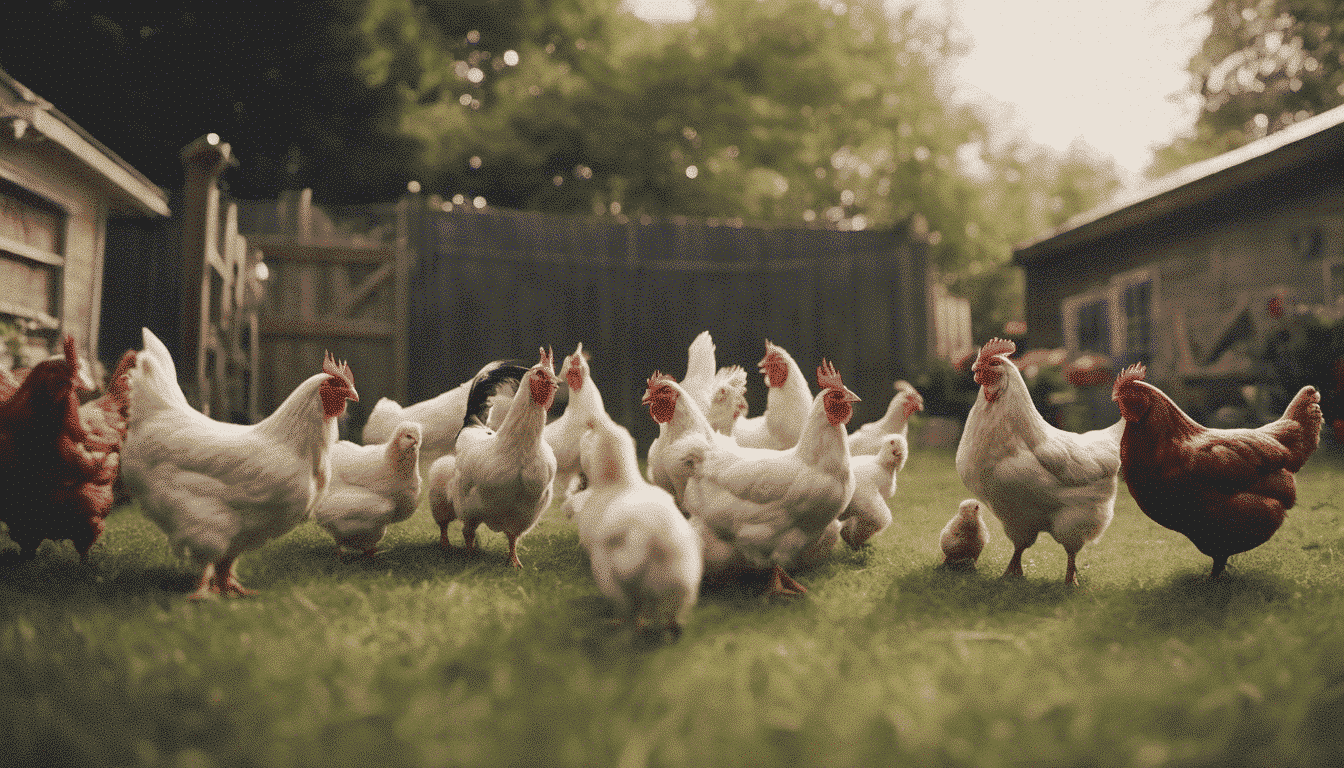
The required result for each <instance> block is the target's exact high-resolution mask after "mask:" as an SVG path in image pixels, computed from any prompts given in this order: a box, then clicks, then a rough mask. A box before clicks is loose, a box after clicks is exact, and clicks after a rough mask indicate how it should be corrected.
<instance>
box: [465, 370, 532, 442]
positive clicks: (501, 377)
mask: <svg viewBox="0 0 1344 768" xmlns="http://www.w3.org/2000/svg"><path fill="white" fill-rule="evenodd" d="M528 370H529V369H528V368H525V367H523V366H521V365H517V364H514V363H506V362H502V361H501V362H498V363H494V364H491V365H489V366H487V367H486V368H485V369H484V370H482V371H481V372H480V373H478V374H476V378H475V379H473V380H472V382H471V390H470V391H469V392H468V393H467V413H466V416H465V417H464V418H463V420H462V426H464V427H471V426H479V427H484V426H485V425H486V421H487V420H488V419H489V417H490V399H491V398H492V397H494V396H495V394H496V392H498V391H499V389H500V388H501V387H503V386H506V385H508V386H512V387H514V388H515V389H516V388H517V387H518V386H519V385H520V384H521V383H522V381H523V377H524V376H526V375H527V372H528Z"/></svg>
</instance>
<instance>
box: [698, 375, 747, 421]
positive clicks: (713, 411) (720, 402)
mask: <svg viewBox="0 0 1344 768" xmlns="http://www.w3.org/2000/svg"><path fill="white" fill-rule="evenodd" d="M746 412H747V372H746V371H745V370H743V369H742V366H740V365H725V366H724V367H722V368H720V369H719V372H718V373H716V374H714V390H713V393H712V394H711V395H710V398H709V412H708V413H706V414H705V418H707V419H709V426H710V427H711V428H713V430H714V431H715V432H718V433H719V434H722V435H731V434H733V427H734V426H736V425H737V420H738V419H739V418H741V416H742V415H743V414H744V413H746Z"/></svg>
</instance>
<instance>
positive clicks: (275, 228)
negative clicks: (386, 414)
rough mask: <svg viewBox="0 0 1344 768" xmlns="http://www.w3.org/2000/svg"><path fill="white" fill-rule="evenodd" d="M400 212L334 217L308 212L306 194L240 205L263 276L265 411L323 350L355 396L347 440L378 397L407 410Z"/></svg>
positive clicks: (315, 365) (388, 208)
mask: <svg viewBox="0 0 1344 768" xmlns="http://www.w3.org/2000/svg"><path fill="white" fill-rule="evenodd" d="M405 205H406V203H405V202H402V203H397V204H395V205H385V206H371V207H367V208H361V209H357V210H356V211H355V213H356V214H357V215H355V216H351V217H341V216H340V215H339V214H337V215H336V216H335V217H333V215H329V212H326V211H323V210H321V209H319V208H317V207H316V206H314V205H313V204H312V194H311V192H310V191H309V190H303V191H302V192H294V193H287V194H286V195H285V196H283V197H282V198H281V199H280V200H279V201H278V202H276V203H273V204H267V203H247V204H244V213H245V216H246V218H247V229H248V231H249V232H250V233H252V242H254V243H255V244H256V245H257V247H258V248H259V249H260V250H261V252H262V253H263V254H264V256H265V263H266V265H267V268H268V276H267V280H266V295H265V298H264V299H263V301H262V304H261V309H260V317H259V326H260V343H261V356H260V362H261V370H262V372H263V373H262V376H261V377H260V380H259V383H258V384H259V386H258V388H259V390H260V394H261V399H262V402H264V403H266V405H267V406H268V407H270V408H271V409H273V408H274V407H275V406H277V405H279V404H280V402H281V401H282V400H284V398H285V397H286V396H287V395H288V394H289V393H290V391H291V390H293V389H294V387H295V386H297V385H298V384H299V382H301V381H303V380H304V379H306V378H308V377H309V376H312V375H313V374H314V373H317V372H318V371H320V370H321V365H322V358H323V355H324V353H325V352H326V351H328V350H329V351H330V352H331V353H332V354H333V355H335V356H336V357H337V358H339V359H343V360H346V361H347V362H349V363H350V367H351V369H352V370H353V371H354V373H355V388H356V389H357V390H358V391H359V393H360V402H358V403H351V404H350V406H349V409H348V413H349V418H348V419H347V426H346V428H345V429H343V433H344V434H345V435H346V436H350V435H356V436H357V435H358V433H359V427H360V426H361V425H362V424H363V423H364V420H365V419H366V418H367V417H368V412H369V409H371V408H372V407H373V404H374V403H375V402H376V401H377V399H378V398H379V397H391V398H392V399H394V400H397V401H398V402H403V403H404V402H406V392H407V387H406V373H407V360H406V348H407V341H406V340H407V329H406V308H407V305H408V303H409V302H408V299H407V279H408V275H409V260H408V256H409V254H408V253H407V251H406V249H405V248H404V246H403V247H399V246H398V243H401V242H403V240H402V238H399V236H398V235H399V233H401V232H404V231H405V216H404V209H405Z"/></svg>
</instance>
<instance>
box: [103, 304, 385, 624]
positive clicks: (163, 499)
mask: <svg viewBox="0 0 1344 768" xmlns="http://www.w3.org/2000/svg"><path fill="white" fill-rule="evenodd" d="M143 336H144V349H143V350H141V351H140V352H139V353H138V355H137V356H136V362H135V367H133V368H132V369H131V370H130V373H129V377H128V378H129V383H130V408H129V418H128V420H127V433H126V440H125V442H124V443H123V444H122V448H121V470H122V477H123V479H124V480H125V481H126V484H127V486H128V487H129V488H130V490H131V491H132V493H133V494H134V495H135V496H137V497H139V499H140V502H141V505H142V507H143V509H144V512H145V516H146V517H148V518H150V519H151V520H153V521H154V522H155V523H157V524H158V526H159V527H160V528H162V529H163V531H164V533H166V534H167V535H168V540H169V543H170V544H171V545H172V547H173V549H174V550H175V551H177V552H185V553H186V554H187V555H189V556H190V557H191V559H192V560H194V561H195V562H196V563H197V564H198V565H200V566H201V568H202V573H201V579H200V582H199V584H198V586H197V589H196V591H195V592H194V593H193V594H192V595H191V596H192V597H193V598H202V597H206V596H207V595H210V594H217V595H222V596H226V597H229V596H241V595H247V594H250V591H249V590H246V589H244V588H243V587H242V585H241V584H239V582H238V576H237V573H236V570H235V566H236V560H237V558H238V556H239V555H240V554H242V553H243V552H245V551H247V550H249V549H254V548H256V547H259V546H261V545H262V544H263V543H265V542H266V541H267V540H269V539H272V538H275V537H277V536H281V535H284V534H285V533H287V532H288V531H290V530H291V529H292V528H294V527H295V526H296V525H298V524H299V523H301V522H303V521H304V520H305V519H307V517H308V515H309V514H310V513H311V512H312V510H313V507H314V506H315V505H316V503H317V501H318V499H319V498H320V497H321V495H322V493H323V492H324V491H325V490H326V488H327V485H328V483H329V481H330V479H331V447H332V445H333V444H334V443H335V442H336V419H337V417H339V416H340V415H341V414H342V413H344V412H345V401H346V400H347V399H348V400H356V401H358V400H359V395H358V394H357V393H356V392H355V382H354V377H353V375H352V374H351V372H350V366H348V365H345V364H344V363H342V364H340V365H337V364H336V361H335V360H333V359H332V357H331V355H330V353H328V355H327V358H326V360H325V362H324V363H323V365H322V373H320V374H316V375H314V376H311V377H309V378H308V379H307V380H305V381H304V382H302V383H301V384H299V386H298V387H296V388H295V389H294V391H293V392H291V393H290V395H289V397H287V398H285V401H284V402H283V403H281V404H280V407H279V408H277V409H276V410H275V412H274V413H272V414H271V415H270V416H267V417H266V418H265V419H263V420H262V421H261V422H259V423H257V424H256V425H253V426H244V425H240V424H225V423H222V422H218V421H215V420H213V419H210V418H209V417H207V416H205V415H204V414H202V413H201V412H199V411H197V410H195V409H194V408H192V407H191V406H190V405H189V404H188V403H187V398H186V397H185V396H184V395H183V394H182V389H181V388H180V387H179V386H178V384H177V369H176V368H175V367H174V365H173V358H172V356H171V355H170V354H169V353H168V349H167V348H166V347H164V345H163V343H162V342H160V341H159V339H158V338H157V337H156V336H154V334H153V333H151V332H150V331H149V329H148V328H146V329H144V331H143Z"/></svg>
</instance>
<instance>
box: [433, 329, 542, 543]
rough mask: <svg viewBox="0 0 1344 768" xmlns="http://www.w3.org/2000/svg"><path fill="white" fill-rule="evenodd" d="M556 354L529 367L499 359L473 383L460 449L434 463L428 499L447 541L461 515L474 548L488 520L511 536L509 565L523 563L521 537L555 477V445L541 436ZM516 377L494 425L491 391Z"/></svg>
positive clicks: (538, 513)
mask: <svg viewBox="0 0 1344 768" xmlns="http://www.w3.org/2000/svg"><path fill="white" fill-rule="evenodd" d="M552 359H553V358H552V357H551V352H550V351H549V350H546V349H543V350H541V360H540V361H539V362H538V363H537V364H536V365H534V366H532V367H531V368H526V369H524V368H520V367H518V366H512V365H508V366H500V367H498V368H495V369H493V370H492V371H489V372H486V373H484V374H482V375H481V376H478V377H477V379H476V380H475V381H474V382H472V385H471V392H470V394H469V396H468V398H467V415H466V421H465V423H464V424H463V425H462V431H461V433H460V434H459V435H458V437H457V451H456V455H452V454H450V455H448V456H444V457H442V458H440V459H439V460H438V461H436V462H434V464H433V466H431V467H430V470H429V494H428V495H429V505H430V510H431V511H432V512H433V513H434V520H435V522H437V523H438V524H439V544H440V545H441V546H442V547H443V548H445V549H447V548H448V546H449V545H448V524H449V523H451V522H452V521H454V520H459V519H460V520H461V521H462V536H463V538H464V539H465V540H466V547H467V551H469V552H472V551H475V550H476V528H477V527H478V526H480V524H481V523H485V525H486V527H488V528H489V529H490V530H492V531H495V532H498V533H503V534H504V535H505V536H507V537H508V540H509V565H511V566H513V567H515V568H521V567H522V563H521V562H519V560H518V540H519V539H520V538H522V536H523V534H525V533H527V532H528V531H530V530H532V526H534V525H536V524H537V520H538V518H540V517H541V513H542V512H544V511H545V510H546V507H547V506H549V505H550V503H551V493H552V491H551V483H552V482H553V481H554V480H555V451H553V450H551V446H550V445H548V444H547V443H546V440H545V439H544V438H543V437H542V432H543V431H544V429H545V426H546V411H547V410H549V409H550V407H551V403H552V402H553V401H554V399H555V391H556V389H557V388H558V387H559V381H558V380H557V379H556V378H555V374H554V373H553V368H552V366H553V363H552ZM511 382H517V391H516V392H515V393H514V396H513V402H512V403H510V405H509V413H508V415H507V416H506V417H505V418H504V421H503V422H502V423H501V424H500V425H499V431H498V432H496V431H495V430H492V429H490V428H489V427H487V426H486V425H485V419H486V415H487V410H488V408H489V398H490V397H491V396H493V395H494V393H495V392H496V390H498V389H499V388H500V387H501V386H506V385H508V384H509V383H511Z"/></svg>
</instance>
